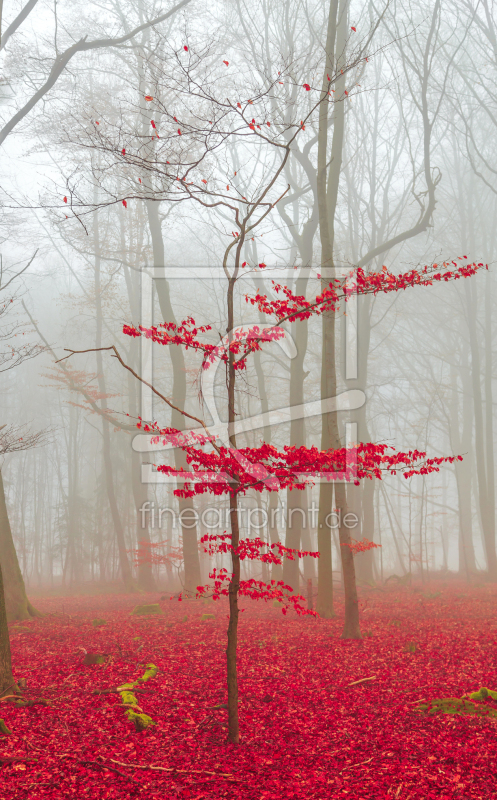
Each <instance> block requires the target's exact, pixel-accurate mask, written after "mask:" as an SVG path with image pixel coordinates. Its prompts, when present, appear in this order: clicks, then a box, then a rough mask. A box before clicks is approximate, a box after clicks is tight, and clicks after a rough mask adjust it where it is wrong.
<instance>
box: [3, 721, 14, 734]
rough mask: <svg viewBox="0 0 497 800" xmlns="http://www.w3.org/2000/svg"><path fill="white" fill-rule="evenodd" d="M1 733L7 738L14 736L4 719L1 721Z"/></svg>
mask: <svg viewBox="0 0 497 800" xmlns="http://www.w3.org/2000/svg"><path fill="white" fill-rule="evenodd" d="M0 733H3V734H5V736H11V735H12V731H11V730H10V728H7V726H6V724H5V722H4V721H3V719H0Z"/></svg>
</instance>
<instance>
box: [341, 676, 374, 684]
mask: <svg viewBox="0 0 497 800" xmlns="http://www.w3.org/2000/svg"><path fill="white" fill-rule="evenodd" d="M375 680H376V675H371V677H370V678H360V679H359V680H358V681H352V683H347V686H357V684H358V683H366V681H375Z"/></svg>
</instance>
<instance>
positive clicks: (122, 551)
mask: <svg viewBox="0 0 497 800" xmlns="http://www.w3.org/2000/svg"><path fill="white" fill-rule="evenodd" d="M93 235H94V240H95V310H96V333H95V347H97V348H98V347H102V325H103V314H102V286H101V257H100V231H99V218H98V212H96V213H95V215H94V224H93ZM96 357H97V380H98V390H99V392H100V394H101V395H102V397H101V399H100V408H101V409H102V410H104V409H105V408H106V406H107V404H106V401H105V397H106V394H107V386H106V380H105V375H104V365H103V358H102V353H101V352H98V351H97V353H96ZM102 458H103V463H104V473H105V489H106V492H107V498H108V501H109V508H110V513H111V517H112V524H113V527H114V534H115V537H116V542H117V552H118V555H119V567H120V570H121V577H122V580H123V583H124V588H125V590H126V591H127V592H132V591H133V590H134V586H133V576H132V573H131V566H130V563H129V560H128V554H127V552H126V541H125V538H124V527H123V524H122V520H121V515H120V513H119V508H118V505H117V500H116V492H115V487H114V469H113V465H112V452H111V441H110V426H109V423H108V421H107V420H106V419H104V418H103V417H102ZM100 560H101V563H102V558H101V559H100Z"/></svg>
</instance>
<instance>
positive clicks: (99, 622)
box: [91, 619, 107, 628]
mask: <svg viewBox="0 0 497 800" xmlns="http://www.w3.org/2000/svg"><path fill="white" fill-rule="evenodd" d="M91 624H92V625H93V627H94V628H102V627H103V626H104V625H107V620H106V619H93V620H92V623H91Z"/></svg>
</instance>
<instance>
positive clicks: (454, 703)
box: [417, 697, 497, 717]
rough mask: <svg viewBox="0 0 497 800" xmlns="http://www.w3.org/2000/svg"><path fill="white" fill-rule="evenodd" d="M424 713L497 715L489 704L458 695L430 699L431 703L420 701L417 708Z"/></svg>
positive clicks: (496, 711)
mask: <svg viewBox="0 0 497 800" xmlns="http://www.w3.org/2000/svg"><path fill="white" fill-rule="evenodd" d="M417 710H418V711H422V712H424V713H426V714H460V715H471V716H477V717H497V710H496V709H495V708H492V707H491V706H485V705H475V703H471V702H470V701H469V700H462V699H460V698H459V697H445V698H443V699H441V700H432V701H431V703H422V704H421V705H419V706H418V708H417Z"/></svg>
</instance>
